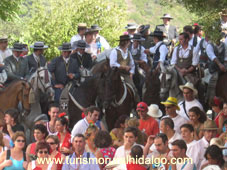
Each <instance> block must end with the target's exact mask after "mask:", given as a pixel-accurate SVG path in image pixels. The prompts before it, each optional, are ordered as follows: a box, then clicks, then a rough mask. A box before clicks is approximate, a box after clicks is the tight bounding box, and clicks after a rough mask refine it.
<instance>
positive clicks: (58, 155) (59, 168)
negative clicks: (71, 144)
mask: <svg viewBox="0 0 227 170" xmlns="http://www.w3.org/2000/svg"><path fill="white" fill-rule="evenodd" d="M55 159H56V160H61V153H60V152H58V153H57V155H56V156H55ZM62 166H63V164H57V170H61V169H62Z"/></svg>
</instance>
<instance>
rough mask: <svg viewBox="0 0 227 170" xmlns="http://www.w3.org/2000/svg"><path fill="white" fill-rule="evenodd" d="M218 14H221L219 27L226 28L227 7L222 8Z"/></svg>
mask: <svg viewBox="0 0 227 170" xmlns="http://www.w3.org/2000/svg"><path fill="white" fill-rule="evenodd" d="M219 15H220V16H221V28H222V29H227V9H223V10H222V12H220V13H219Z"/></svg>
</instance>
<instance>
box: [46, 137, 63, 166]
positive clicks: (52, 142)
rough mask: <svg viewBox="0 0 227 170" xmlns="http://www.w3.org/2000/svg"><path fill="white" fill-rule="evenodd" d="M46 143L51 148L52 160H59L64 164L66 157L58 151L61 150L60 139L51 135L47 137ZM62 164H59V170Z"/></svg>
mask: <svg viewBox="0 0 227 170" xmlns="http://www.w3.org/2000/svg"><path fill="white" fill-rule="evenodd" d="M46 143H47V144H49V146H50V158H52V159H55V160H57V159H59V160H62V162H64V160H65V155H64V154H61V152H59V151H58V148H59V139H58V137H57V136H55V135H49V136H47V137H46ZM61 168H62V164H57V170H61Z"/></svg>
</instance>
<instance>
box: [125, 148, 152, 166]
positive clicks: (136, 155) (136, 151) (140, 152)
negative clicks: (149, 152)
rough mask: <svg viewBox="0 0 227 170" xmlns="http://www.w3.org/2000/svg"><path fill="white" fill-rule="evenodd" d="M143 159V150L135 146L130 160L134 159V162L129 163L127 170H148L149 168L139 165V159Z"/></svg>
mask: <svg viewBox="0 0 227 170" xmlns="http://www.w3.org/2000/svg"><path fill="white" fill-rule="evenodd" d="M142 157H143V148H142V147H141V146H139V145H135V146H133V147H132V149H131V153H130V160H131V158H133V159H134V161H131V162H129V163H127V165H126V167H127V170H146V169H147V168H145V167H144V166H143V165H140V164H138V163H137V162H138V159H139V158H142ZM136 160H137V162H136Z"/></svg>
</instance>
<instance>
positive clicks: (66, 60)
mask: <svg viewBox="0 0 227 170" xmlns="http://www.w3.org/2000/svg"><path fill="white" fill-rule="evenodd" d="M62 57H63V56H62ZM69 59H70V58H69V57H68V58H65V57H63V60H64V61H65V62H66V63H68V62H69Z"/></svg>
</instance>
